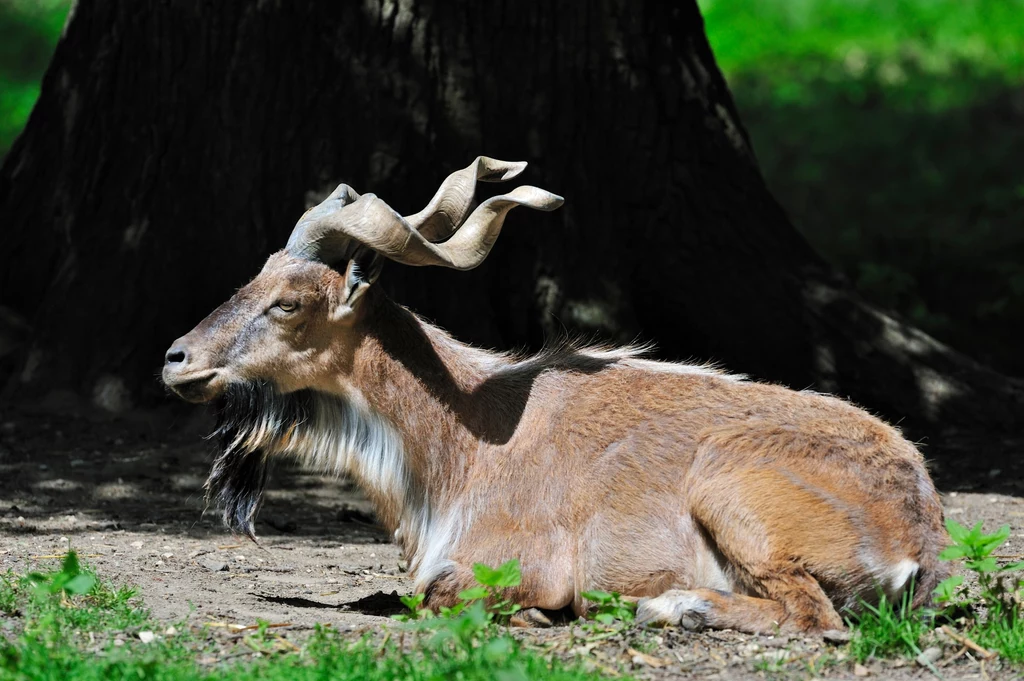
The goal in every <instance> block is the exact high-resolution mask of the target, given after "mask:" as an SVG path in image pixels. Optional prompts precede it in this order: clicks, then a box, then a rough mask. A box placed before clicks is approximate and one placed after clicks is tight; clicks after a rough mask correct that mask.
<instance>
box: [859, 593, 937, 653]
mask: <svg viewBox="0 0 1024 681" xmlns="http://www.w3.org/2000/svg"><path fill="white" fill-rule="evenodd" d="M912 599H913V593H912V592H909V593H905V594H904V595H903V597H902V598H901V599H900V602H899V603H890V602H889V601H888V600H887V599H886V598H885V596H884V595H883V596H882V597H881V598H880V599H879V602H878V604H877V605H871V604H867V603H866V604H864V606H863V608H864V610H863V612H861V614H860V616H859V617H857V619H856V620H853V621H850V622H848V624H849V625H850V627H851V628H852V629H853V630H854V632H855V634H854V637H853V640H852V641H851V642H850V654H851V655H852V656H853V658H854V659H856V660H857V661H858V662H864V661H865V660H868V659H870V658H873V657H877V658H889V657H910V658H912V657H916V656H917V655H920V654H921V642H922V640H923V639H924V637H925V636H926V635H927V634H929V633H930V632H931V631H932V629H933V618H932V617H931V616H930V615H929V614H928V613H922V612H919V611H915V610H914V609H913V608H912V607H911V601H912Z"/></svg>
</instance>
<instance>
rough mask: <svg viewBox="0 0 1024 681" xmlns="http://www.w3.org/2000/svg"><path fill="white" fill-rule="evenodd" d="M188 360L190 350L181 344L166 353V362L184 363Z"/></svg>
mask: <svg viewBox="0 0 1024 681" xmlns="http://www.w3.org/2000/svg"><path fill="white" fill-rule="evenodd" d="M187 361H188V350H186V349H185V348H183V347H181V346H180V345H177V346H174V347H172V348H171V349H170V350H168V351H167V354H166V355H164V363H165V364H184V363H185V362H187Z"/></svg>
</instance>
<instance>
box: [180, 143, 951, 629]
mask: <svg viewBox="0 0 1024 681" xmlns="http://www.w3.org/2000/svg"><path fill="white" fill-rule="evenodd" d="M524 167H525V164H524V163H506V162H503V161H496V160H494V159H490V158H485V157H480V158H478V159H477V160H476V161H474V162H473V163H472V164H471V165H470V166H469V167H468V168H466V169H464V170H461V171H458V172H456V173H453V174H452V175H451V176H449V177H448V179H447V180H445V182H444V183H443V184H442V185H441V188H440V189H439V190H438V192H437V194H436V196H435V197H434V198H433V200H432V201H431V202H430V204H429V205H428V206H427V207H426V208H425V209H424V210H423V211H421V212H420V213H418V214H416V215H412V216H409V217H401V216H399V215H398V214H397V213H395V211H393V210H392V209H391V208H390V207H389V206H388V205H387V204H386V203H384V202H383V201H381V200H380V199H378V198H377V197H376V196H374V195H373V194H366V195H363V196H360V195H358V194H357V193H355V192H354V191H353V190H352V189H351V188H349V187H348V186H346V185H341V186H340V187H339V188H338V189H337V190H336V191H335V192H334V193H333V194H332V195H331V196H330V197H328V198H327V199H326V200H325V201H324V202H323V203H321V204H320V205H319V206H317V207H315V208H313V209H311V210H309V211H307V212H306V213H305V214H304V215H303V216H302V218H301V219H300V220H299V223H298V224H297V226H296V227H295V230H294V232H293V233H292V235H291V238H290V239H289V241H288V245H287V247H286V248H285V250H284V251H281V252H279V253H275V254H274V255H272V256H270V259H269V260H268V261H267V263H266V265H265V266H264V267H263V271H262V272H260V274H259V275H258V276H257V277H256V278H255V279H254V280H253V281H252V282H250V283H249V284H248V285H246V286H245V287H243V288H242V289H241V290H239V291H238V293H236V294H235V295H234V296H233V297H232V298H231V299H230V300H229V301H228V302H226V303H224V304H223V305H221V306H220V307H219V308H217V309H216V310H215V311H214V312H213V313H212V314H211V315H210V316H209V317H207V318H206V319H205V320H204V321H203V322H202V323H200V324H199V326H197V327H196V328H195V329H193V330H192V331H191V332H190V333H189V334H188V335H186V336H184V337H182V338H180V339H178V340H177V341H175V343H174V345H173V346H172V347H171V349H170V350H169V351H168V352H167V356H166V364H165V366H164V370H163V380H164V382H165V383H166V385H167V386H168V387H169V388H170V389H171V390H173V391H174V392H176V393H177V394H178V395H180V396H181V397H183V398H185V399H187V400H190V401H193V402H207V401H211V400H218V401H219V402H220V425H219V428H218V431H217V434H218V436H219V438H220V442H221V443H222V447H223V451H222V453H221V454H220V455H219V457H218V458H217V460H216V463H215V465H214V467H213V471H212V473H211V475H210V479H209V481H208V483H207V487H208V492H209V494H210V497H211V498H212V499H214V500H215V501H217V502H219V503H220V504H222V505H223V506H224V508H225V516H224V517H225V519H226V521H227V524H228V525H229V526H230V527H232V528H234V529H235V530H240V531H243V532H246V533H248V534H250V535H252V532H253V518H254V515H255V513H256V511H257V509H258V506H259V502H260V498H261V494H262V492H263V489H264V485H265V483H266V479H267V461H268V459H269V458H271V457H273V456H276V455H291V456H294V457H298V458H299V459H301V460H302V461H304V462H305V463H307V464H310V465H311V466H313V467H315V468H317V469H319V470H322V471H324V472H326V473H332V474H346V475H350V476H352V477H353V478H354V479H355V480H356V481H358V483H359V484H360V485H361V486H362V488H363V489H364V490H365V491H366V493H367V494H368V495H369V496H370V498H371V499H372V501H373V503H374V504H375V505H376V508H377V511H378V515H379V518H380V520H381V522H382V523H383V524H384V525H386V526H387V527H388V528H389V529H390V530H393V531H394V534H395V541H396V542H398V543H399V544H400V546H401V547H402V549H403V551H404V552H405V555H406V557H407V558H408V561H409V572H410V573H411V575H412V576H413V578H414V579H415V588H416V590H417V591H418V592H425V593H426V604H427V605H428V606H430V607H432V608H437V607H439V606H443V605H451V604H453V602H454V601H456V598H457V594H458V593H459V592H460V591H462V590H463V589H465V588H467V587H469V586H470V585H472V584H473V577H472V572H471V566H472V565H473V564H474V563H477V562H482V563H487V564H491V565H496V564H499V563H501V562H503V561H506V560H508V559H510V558H518V559H519V561H520V563H521V566H522V573H523V580H522V585H521V586H519V587H517V588H515V589H513V590H512V592H511V594H510V596H511V598H513V599H514V600H515V601H516V602H517V603H519V604H521V605H522V606H523V607H524V608H527V609H528V612H532V613H534V617H535V618H539V617H540V616H541V615H542V614H543V611H557V610H560V609H563V608H566V607H571V608H572V609H573V610H574V611H575V612H577V613H581V612H583V611H584V610H585V609H586V608H587V606H588V604H587V602H586V601H585V599H583V597H582V596H581V593H582V592H584V591H587V590H591V589H599V590H604V591H617V592H620V593H622V594H624V595H626V596H629V597H633V598H636V599H639V601H638V603H639V607H638V616H639V618H640V619H641V620H642V621H647V622H651V623H666V624H677V625H678V624H681V625H683V626H686V627H690V628H698V627H703V626H707V627H715V628H733V629H738V630H742V631H748V632H760V631H772V630H776V629H780V630H782V631H801V632H816V631H823V630H830V629H841V628H842V627H843V619H842V618H841V617H840V615H839V612H840V611H842V609H844V608H852V609H856V608H857V606H858V604H859V603H860V602H861V601H862V599H864V600H867V601H871V600H872V599H877V597H878V595H879V594H886V595H887V596H888V597H890V598H895V597H897V596H898V595H899V594H901V593H903V592H904V591H905V590H907V589H908V588H910V587H911V585H912V584H914V585H915V586H914V588H915V589H916V592H915V593H916V595H915V601H917V602H922V601H923V600H925V599H926V598H927V597H928V596H929V595H930V593H931V591H932V589H933V588H934V586H935V585H936V583H937V582H938V581H939V580H940V579H942V577H943V576H944V575H943V570H942V568H941V565H940V564H939V563H938V562H937V554H938V552H939V550H940V548H941V544H942V542H943V536H944V534H943V530H942V508H941V506H940V504H939V499H938V496H937V495H936V492H935V488H934V486H933V485H932V482H931V480H930V479H929V476H928V473H927V472H926V470H925V466H924V462H923V460H922V458H921V455H920V454H919V453H918V451H917V450H916V449H915V448H914V446H913V445H912V444H910V443H909V442H907V441H906V440H905V439H904V438H903V437H901V436H900V434H899V433H898V432H897V431H896V430H895V429H893V428H891V427H890V426H888V425H886V424H885V423H883V422H881V421H879V420H878V419H876V418H873V417H872V416H870V415H868V414H867V413H865V412H864V411H862V410H860V409H858V408H856V407H853V406H851V405H850V404H847V403H846V402H844V401H842V400H839V399H836V398H834V397H828V396H825V395H819V394H815V393H811V392H795V391H792V390H788V389H786V388H782V387H779V386H775V385H766V384H762V383H756V382H750V381H746V380H743V379H742V378H740V377H737V376H731V375H728V374H725V373H721V372H719V371H716V370H713V369H709V368H707V367H703V366H692V365H688V364H669V363H663V362H655V361H649V360H646V359H643V358H642V356H641V353H640V352H639V351H637V350H636V349H629V348H627V349H619V350H616V349H593V348H584V347H573V346H571V345H570V346H565V347H559V348H555V349H552V350H548V351H546V352H544V353H542V354H540V355H538V356H536V357H530V358H519V357H513V356H509V355H502V354H496V353H493V352H486V351H484V350H479V349H476V348H473V347H470V346H467V345H464V344H462V343H459V342H458V341H456V340H453V339H452V338H451V337H450V336H448V335H447V334H446V333H445V332H444V331H442V330H440V329H438V328H436V327H434V326H431V325H430V324H428V323H426V322H425V321H423V320H422V319H420V318H419V317H417V316H416V315H415V314H413V313H412V312H410V311H409V310H407V309H405V308H403V307H401V306H399V305H396V304H395V303H393V302H391V300H389V299H388V298H387V297H386V296H385V295H384V293H382V292H381V291H380V290H378V288H377V287H374V286H373V284H374V282H375V280H376V279H377V276H378V274H379V273H380V265H381V262H382V258H389V259H391V260H394V261H396V262H399V263H405V264H408V265H440V266H444V267H451V268H455V269H460V270H467V269H471V268H473V267H476V266H477V265H479V264H480V263H481V262H483V260H484V258H485V257H486V256H487V254H488V252H489V251H490V249H491V247H492V246H493V245H494V241H495V239H496V238H497V237H498V233H499V231H500V230H501V226H502V223H503V221H504V219H505V216H506V214H507V213H508V211H509V210H511V209H512V208H513V207H515V206H517V205H520V206H529V207H530V208H535V209H539V210H553V209H555V208H557V207H558V206H560V205H561V204H562V199H561V198H559V197H557V196H555V195H553V194H550V193H548V192H546V191H543V190H541V189H538V188H536V187H528V186H523V187H518V188H517V189H515V190H513V191H512V192H511V193H509V194H505V195H502V196H496V197H494V198H490V199H487V200H486V201H483V202H482V203H480V204H479V206H477V207H475V209H474V206H475V205H476V204H475V203H474V200H473V197H474V191H475V185H476V182H477V181H478V180H482V181H502V180H507V179H510V178H512V177H514V176H515V175H517V174H519V173H520V172H521V171H522V170H523V168H524Z"/></svg>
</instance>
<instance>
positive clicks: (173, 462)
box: [0, 395, 1024, 679]
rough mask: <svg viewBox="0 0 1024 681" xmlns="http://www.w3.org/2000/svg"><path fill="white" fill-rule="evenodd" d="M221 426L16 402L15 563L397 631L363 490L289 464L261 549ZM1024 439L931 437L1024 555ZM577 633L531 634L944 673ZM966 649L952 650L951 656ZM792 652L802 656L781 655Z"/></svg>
mask: <svg viewBox="0 0 1024 681" xmlns="http://www.w3.org/2000/svg"><path fill="white" fill-rule="evenodd" d="M210 426H211V422H210V419H209V416H208V415H207V414H206V413H205V412H202V411H196V412H191V413H190V412H185V411H176V410H170V409H169V410H166V411H158V412H147V413H143V414H133V415H131V416H122V417H111V416H109V415H104V414H99V413H97V412H95V411H92V410H90V409H89V408H87V407H84V406H83V405H82V404H80V403H79V402H78V401H76V400H75V399H74V398H73V397H71V396H70V395H54V396H51V397H50V398H49V399H48V400H47V401H45V402H44V403H42V404H40V405H37V406H33V407H31V408H29V407H23V406H11V405H8V406H6V407H3V406H0V571H6V570H7V569H13V570H15V571H16V572H19V573H21V572H26V571H29V570H33V569H38V568H40V567H44V566H48V565H51V564H53V563H55V562H56V561H55V560H54V558H53V556H56V555H59V554H62V553H64V552H65V551H66V550H67V548H68V546H69V545H70V546H71V547H73V548H75V549H76V550H77V551H78V552H79V554H80V555H82V556H84V557H86V560H87V562H88V563H89V564H90V565H92V566H93V567H94V568H95V569H96V570H97V571H98V572H99V573H100V574H101V575H102V576H104V577H105V578H107V579H111V580H113V581H115V582H118V583H127V584H133V585H135V586H137V587H138V589H139V592H140V594H141V596H142V597H143V599H144V600H145V604H146V606H147V607H149V608H150V610H151V611H152V613H153V615H154V617H155V618H157V619H158V620H161V621H164V622H167V623H168V624H172V623H177V622H180V621H182V620H188V621H190V622H192V623H195V624H199V623H202V622H229V623H239V624H253V623H254V622H255V621H256V620H257V619H264V620H268V621H270V622H273V623H286V622H287V623H291V625H292V628H294V629H297V630H302V629H306V628H308V627H311V626H312V625H313V624H314V623H317V622H320V623H331V625H332V626H334V627H336V628H338V629H341V630H343V631H351V632H352V633H353V635H358V634H359V633H362V632H366V631H374V630H377V631H379V630H380V629H381V628H382V627H384V626H387V625H388V624H389V621H388V619H387V618H388V616H389V615H392V614H395V613H397V612H401V611H402V610H403V607H402V605H401V603H400V602H399V600H398V596H399V595H402V594H405V593H408V592H409V591H410V590H411V582H410V581H409V579H408V577H407V575H406V574H405V564H404V562H403V560H402V557H401V555H400V553H399V551H398V549H397V548H396V547H395V546H394V545H392V544H391V543H390V542H389V537H388V535H387V533H385V532H384V531H382V530H381V529H379V528H377V527H376V526H375V525H374V522H373V515H372V509H371V508H370V506H369V504H368V503H367V501H366V500H365V498H364V497H363V496H362V495H361V494H360V493H359V491H358V490H356V489H354V488H352V487H351V486H350V485H348V484H347V483H345V482H344V481H338V480H331V479H324V478H321V477H318V476H313V475H308V474H305V473H304V472H302V471H300V470H295V469H293V468H288V467H287V466H279V467H278V468H277V470H276V471H275V472H274V476H273V482H272V484H271V490H270V492H269V494H268V496H267V499H266V503H265V505H264V507H263V510H262V511H261V513H260V516H259V521H258V523H257V532H258V534H259V537H260V540H259V544H258V545H257V544H254V543H252V542H250V541H249V540H248V539H244V538H239V537H236V536H232V535H230V534H229V533H227V532H225V530H224V529H223V527H222V526H221V522H220V518H219V517H218V514H217V512H216V510H215V509H211V510H209V511H207V512H205V513H204V503H203V498H202V484H203V481H204V480H205V478H206V474H207V471H208V466H209V459H210V452H211V450H210V446H209V444H208V443H206V442H205V441H204V440H203V439H202V436H203V435H204V434H205V433H206V432H208V431H209V429H210ZM1019 444H1020V443H1019V442H1017V441H999V442H997V443H995V444H993V443H991V442H988V443H973V444H972V443H971V442H970V441H969V440H967V439H964V438H959V439H958V438H955V437H951V438H950V439H949V440H948V441H947V442H945V443H944V445H943V447H942V448H939V447H937V446H935V445H934V444H931V445H929V443H925V452H926V455H928V456H930V457H934V458H935V462H934V464H933V472H934V473H935V476H936V479H937V481H938V483H939V486H940V488H942V489H943V491H944V492H943V498H944V501H945V505H946V512H947V514H949V515H950V516H951V517H953V518H956V519H958V520H960V521H961V522H963V523H968V522H975V521H977V520H982V521H984V523H985V526H986V528H988V529H994V528H995V527H997V526H999V525H1001V524H1003V523H1009V524H1010V525H1011V527H1012V528H1013V533H1012V535H1011V539H1010V542H1009V545H1008V546H1007V547H1006V548H1005V550H1004V553H1005V554H1022V553H1024V475H1022V473H1024V469H1022V466H1021V462H1020V461H1019V460H1018V459H1019V458H1020V457H1019V454H1018V453H1019V452H1020V451H1021V448H1020V447H1019ZM48 557H49V558H48ZM574 633H577V632H576V628H575V627H574V626H563V627H557V628H555V629H554V630H548V631H532V632H526V633H525V635H527V636H532V637H535V638H537V639H538V640H541V641H546V642H547V643H548V644H549V645H551V646H554V647H556V648H557V647H558V646H560V645H561V646H563V647H564V648H565V650H566V653H567V654H568V653H569V652H570V651H572V652H575V653H585V654H588V655H590V656H591V657H592V658H593V659H595V660H596V661H597V662H598V663H599V664H601V665H603V666H607V667H608V668H612V669H614V668H617V667H619V666H620V665H623V664H624V665H625V666H624V669H625V670H627V671H629V672H630V673H632V674H635V675H638V676H641V677H649V678H679V677H697V678H707V679H711V678H722V679H735V678H766V677H774V676H778V675H779V674H782V675H784V676H788V677H792V678H816V677H827V678H860V677H862V676H865V675H866V676H869V677H876V678H925V677H931V673H930V672H928V671H927V670H925V669H923V668H921V667H918V666H916V665H914V664H913V663H909V664H908V663H903V662H899V663H892V662H886V663H870V664H868V665H867V666H866V667H864V668H855V667H854V665H853V664H852V662H850V661H842V660H841V661H839V663H833V664H831V665H827V664H825V662H826V660H828V659H829V658H835V656H836V654H837V652H838V651H839V649H838V648H835V647H834V646H832V645H830V644H828V643H827V642H823V641H820V640H814V639H792V638H785V637H764V636H762V637H752V636H744V635H740V634H736V633H732V632H704V633H700V634H690V633H686V632H680V631H674V630H668V631H663V632H656V633H644V634H643V635H642V636H641V639H642V640H644V641H646V643H647V645H646V646H645V647H644V652H643V653H641V652H639V651H636V650H633V651H630V650H629V648H630V643H629V641H630V640H639V639H628V637H627V638H623V639H622V640H618V641H616V640H610V641H607V642H605V643H602V644H601V645H597V646H594V647H592V648H591V649H590V650H587V648H586V643H585V642H581V641H580V639H579V638H578V637H574ZM957 650H958V649H957V647H956V646H953V647H950V648H948V649H947V650H946V652H945V655H944V658H943V659H942V660H941V661H940V665H942V664H943V663H946V662H948V660H949V658H952V657H953V655H954V654H955V653H956V652H957ZM785 657H788V658H789V659H790V662H789V663H787V664H786V665H780V664H777V660H779V659H781V658H785ZM758 667H761V669H758ZM765 667H768V668H773V669H774V668H782V667H784V668H785V670H786V672H785V673H782V672H780V671H769V670H766V669H765ZM941 671H942V675H943V677H944V678H947V679H954V678H955V679H972V678H978V679H984V678H1020V675H1019V672H1017V673H1015V672H1014V671H1013V670H1011V669H1009V668H1007V667H1005V666H1001V665H1000V663H999V662H994V663H993V662H989V663H987V664H982V663H980V662H978V661H976V660H973V659H972V658H971V657H970V655H968V654H964V655H960V656H959V657H958V658H957V659H955V660H953V661H951V662H948V664H946V665H945V666H942V667H941Z"/></svg>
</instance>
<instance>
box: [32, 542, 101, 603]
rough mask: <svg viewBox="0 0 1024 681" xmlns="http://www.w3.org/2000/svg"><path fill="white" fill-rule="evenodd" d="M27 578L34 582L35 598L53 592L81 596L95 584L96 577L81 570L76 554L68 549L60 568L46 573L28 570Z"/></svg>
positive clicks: (43, 596)
mask: <svg viewBox="0 0 1024 681" xmlns="http://www.w3.org/2000/svg"><path fill="white" fill-rule="evenodd" d="M28 578H29V580H31V581H32V582H33V583H34V584H35V592H36V597H37V598H46V597H47V596H52V595H55V594H62V595H63V594H70V595H76V596H81V595H84V594H87V593H89V592H90V591H92V589H93V587H95V586H96V578H95V577H93V576H92V575H91V574H88V573H86V572H83V571H82V566H81V564H80V563H79V562H78V554H77V553H75V552H74V551H68V553H67V555H66V556H64V562H63V563H62V564H61V568H60V570H58V571H56V572H48V573H41V572H30V573H29V575H28Z"/></svg>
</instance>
